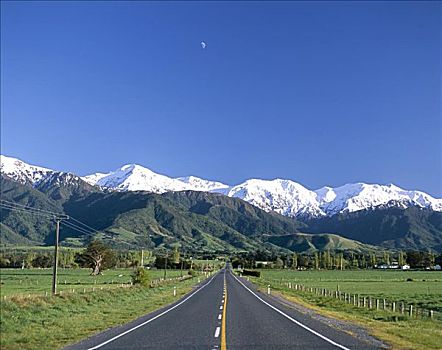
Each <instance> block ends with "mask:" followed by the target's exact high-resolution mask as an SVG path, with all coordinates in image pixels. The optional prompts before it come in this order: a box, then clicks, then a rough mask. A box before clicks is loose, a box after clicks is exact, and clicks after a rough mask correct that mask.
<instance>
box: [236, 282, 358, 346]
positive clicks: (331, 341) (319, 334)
mask: <svg viewBox="0 0 442 350" xmlns="http://www.w3.org/2000/svg"><path fill="white" fill-rule="evenodd" d="M232 276H233V277H234V278H235V279H236V280H237V281H238V282H239V283H240V284H241V285H242V286H243V287H244V288H245V289H247V290H248V291H249V292H250V293H252V294H253V295H254V296H255V297H256V298H257V299H259V300H260V301H262V302H263V303H264V304H266V305H267V306H268V307H270V308H272V309H273V310H275V311H276V312H277V313H279V314H281V315H282V316H284V317H285V318H287V319H289V320H290V321H292V322H293V323H296V324H297V325H298V326H300V327H302V328H304V329H305V330H307V331H309V332H310V333H313V334H314V335H316V336H318V337H319V338H321V339H323V340H325V341H326V342H328V343H330V344H332V345H334V346H336V347H338V348H340V349H342V350H350V349H349V348H346V347H345V346H344V345H341V344H339V343H336V342H335V341H333V340H331V339H330V338H327V337H326V336H325V335H322V334H321V333H318V332H316V331H315V330H313V329H311V328H310V327H308V326H306V325H305V324H303V323H301V322H299V321H297V320H295V319H294V318H293V317H291V316H289V315H287V314H286V313H284V312H283V311H281V310H279V309H278V308H276V307H274V306H273V305H271V304H269V303H268V302H266V301H265V300H264V299H262V298H261V297H260V296H259V295H257V294H256V293H255V292H253V291H252V290H251V289H250V288H248V287H247V286H246V285H245V284H244V283H242V282H241V281H240V280H239V279H238V278H237V277H236V276H235V275H234V274H233V273H232Z"/></svg>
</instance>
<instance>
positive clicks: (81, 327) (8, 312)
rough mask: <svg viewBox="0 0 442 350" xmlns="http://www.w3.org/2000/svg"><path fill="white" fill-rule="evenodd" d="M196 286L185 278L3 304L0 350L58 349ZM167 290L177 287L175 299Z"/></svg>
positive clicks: (23, 299)
mask: <svg viewBox="0 0 442 350" xmlns="http://www.w3.org/2000/svg"><path fill="white" fill-rule="evenodd" d="M201 278H202V277H201ZM196 283H198V278H190V279H187V280H185V281H182V282H176V281H174V282H173V283H165V284H163V285H160V286H158V287H155V288H148V287H147V288H146V287H144V288H143V287H138V286H137V287H135V286H134V287H130V288H120V289H109V290H98V291H96V292H94V293H70V294H68V293H66V294H63V295H62V296H56V297H53V296H49V297H44V296H41V295H33V296H31V297H25V298H23V297H11V298H8V299H6V300H3V299H2V300H1V344H0V345H1V346H0V348H1V349H2V350H18V349H23V350H34V349H59V348H62V347H64V346H66V345H68V344H71V343H75V342H77V341H79V340H81V339H84V338H86V337H88V336H90V335H92V334H95V333H97V332H99V331H102V330H105V329H107V328H109V327H112V326H116V325H119V324H123V323H126V322H128V321H130V320H133V319H135V318H137V317H139V316H142V315H144V314H146V313H148V312H150V311H153V310H156V309H158V308H160V307H162V306H165V305H167V304H169V303H171V302H173V301H175V300H177V299H179V298H180V297H182V296H183V295H184V294H186V293H188V292H189V291H190V290H191V289H192V287H193V286H194V285H195V284H196ZM172 286H176V291H177V295H176V296H174V295H173V287H172Z"/></svg>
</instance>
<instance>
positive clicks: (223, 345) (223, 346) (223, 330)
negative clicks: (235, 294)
mask: <svg viewBox="0 0 442 350" xmlns="http://www.w3.org/2000/svg"><path fill="white" fill-rule="evenodd" d="M224 293H225V295H224V310H223V316H222V324H221V350H227V345H226V313H227V280H226V271H225V270H224Z"/></svg>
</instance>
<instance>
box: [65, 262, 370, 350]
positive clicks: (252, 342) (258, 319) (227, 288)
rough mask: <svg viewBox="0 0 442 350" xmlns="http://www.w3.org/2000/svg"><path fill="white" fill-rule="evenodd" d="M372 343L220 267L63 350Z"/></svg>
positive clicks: (336, 346)
mask: <svg viewBox="0 0 442 350" xmlns="http://www.w3.org/2000/svg"><path fill="white" fill-rule="evenodd" d="M375 348H376V347H375V346H373V345H371V344H369V343H365V342H363V341H361V340H359V339H357V338H354V337H353V336H351V335H349V334H347V333H344V332H342V331H339V330H336V329H334V328H332V327H330V326H328V325H326V324H325V323H323V322H320V321H318V320H315V319H313V318H311V317H310V316H308V315H304V314H302V313H300V312H298V311H296V310H294V309H293V308H290V307H288V306H285V305H284V304H281V303H279V302H278V301H277V300H275V299H274V298H271V297H269V296H267V295H266V294H262V293H259V292H257V291H256V288H255V287H254V286H253V285H252V284H251V283H249V282H247V281H246V280H245V279H242V278H238V277H236V276H235V275H234V274H233V272H232V271H231V270H230V269H224V270H221V271H220V272H219V273H217V274H216V275H214V276H213V277H211V278H210V279H208V280H206V281H204V282H203V283H202V284H201V285H200V286H198V288H197V289H195V290H194V291H193V292H191V293H190V294H188V295H187V296H185V297H183V298H182V299H180V300H179V301H177V302H176V303H174V304H172V305H169V306H168V307H166V308H163V309H161V310H157V311H155V312H153V313H150V314H148V315H146V316H144V317H141V318H140V319H138V320H136V321H134V322H131V323H128V324H126V325H124V326H121V327H116V328H113V329H110V330H108V331H106V332H103V333H100V334H98V335H96V336H93V337H91V338H88V339H86V340H84V341H82V342H80V343H78V344H75V345H73V346H70V347H68V348H66V350H68V349H69V350H79V349H100V350H101V349H102V350H111V349H113V350H116V349H157V350H161V349H204V350H207V349H216V350H226V349H232V350H233V349H270V350H273V349H316V350H322V349H324V350H325V349H327V350H328V349H343V350H345V349H358V350H359V349H375Z"/></svg>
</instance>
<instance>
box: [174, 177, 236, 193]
mask: <svg viewBox="0 0 442 350" xmlns="http://www.w3.org/2000/svg"><path fill="white" fill-rule="evenodd" d="M175 180H179V181H181V182H183V183H185V184H187V185H188V189H189V190H192V191H204V192H219V193H225V192H226V191H227V190H228V189H229V188H230V186H229V185H226V184H223V183H221V182H217V181H210V180H204V179H200V178H199V177H196V176H185V177H178V178H176V179H175Z"/></svg>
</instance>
